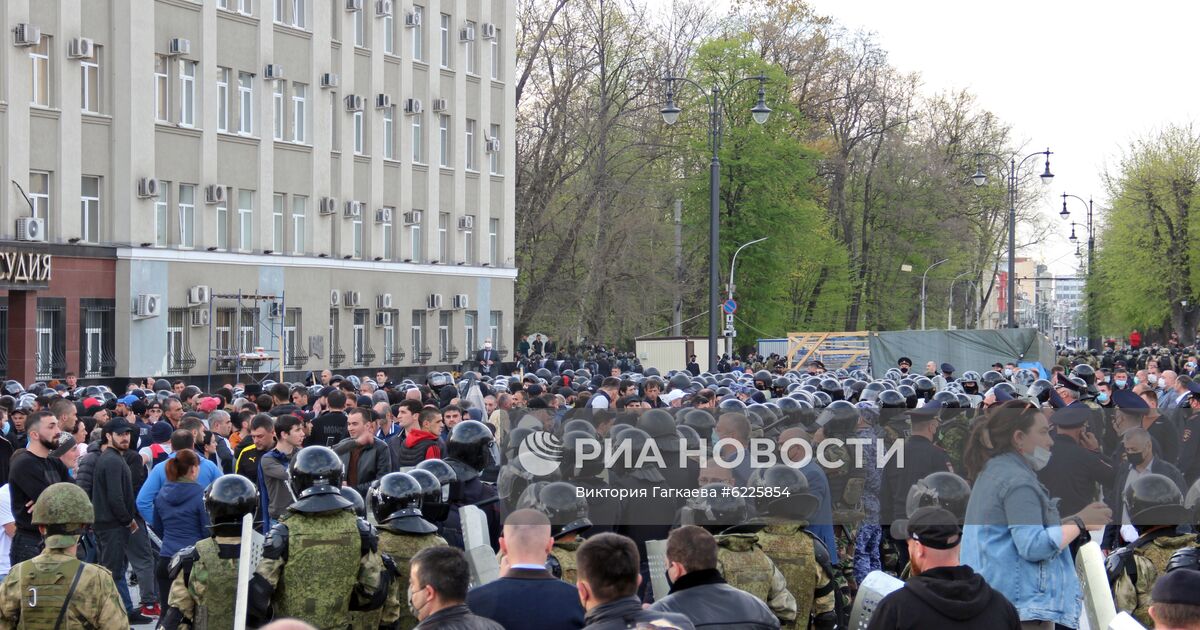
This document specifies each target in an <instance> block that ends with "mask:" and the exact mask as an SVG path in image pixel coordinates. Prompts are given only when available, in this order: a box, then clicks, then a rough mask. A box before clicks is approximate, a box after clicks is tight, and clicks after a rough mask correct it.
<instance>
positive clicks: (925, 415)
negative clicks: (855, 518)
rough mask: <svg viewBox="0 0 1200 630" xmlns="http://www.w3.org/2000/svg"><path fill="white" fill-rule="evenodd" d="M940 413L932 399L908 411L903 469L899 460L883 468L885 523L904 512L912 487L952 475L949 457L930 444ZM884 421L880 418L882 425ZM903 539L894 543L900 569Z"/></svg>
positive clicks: (940, 404)
mask: <svg viewBox="0 0 1200 630" xmlns="http://www.w3.org/2000/svg"><path fill="white" fill-rule="evenodd" d="M888 411H894V410H888ZM941 411H942V403H940V402H936V401H932V400H931V401H929V402H927V403H925V405H924V406H922V407H918V408H917V409H910V410H908V412H907V415H908V419H909V422H910V423H911V425H912V429H911V431H910V434H909V436H908V437H907V438H904V439H903V441H904V460H903V461H904V466H903V467H901V466H900V464H899V462H900V460H899V458H892V459H890V460H888V463H887V466H886V467H885V468H884V469H883V484H884V491H883V492H881V493H880V496H881V497H888V499H886V500H889V501H890V502H891V503H890V505H885V506H881V508H882V509H881V516H882V517H883V518H884V519H885V521H884V522H887V519H890V518H893V517H895V516H903V515H904V514H906V513H907V511H906V508H905V503H906V501H907V499H908V491H909V489H911V488H912V487H913V484H915V483H917V482H918V481H920V480H921V479H924V478H925V477H926V476H927V475H931V474H933V473H935V472H947V471H949V472H954V466H953V465H951V463H950V456H949V455H948V454H946V451H945V450H943V449H942V447H940V446H938V445H936V444H934V443H933V440H934V436H935V435H937V430H938V426H939V425H940V424H941V418H940V417H939V413H940V412H941ZM884 420H885V419H883V418H881V422H882V421H884ZM902 539H903V537H901V538H899V539H897V540H896V542H897V546H898V549H897V551H899V553H900V556H901V558H900V561H901V566H903V563H904V560H905V558H904V557H903V556H904V545H900V544H899V542H900V540H902Z"/></svg>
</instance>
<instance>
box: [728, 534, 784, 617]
mask: <svg viewBox="0 0 1200 630" xmlns="http://www.w3.org/2000/svg"><path fill="white" fill-rule="evenodd" d="M717 569H719V570H720V571H721V575H722V576H724V577H725V581H726V582H728V583H729V585H730V586H732V587H734V588H737V589H740V590H743V591H746V592H747V593H750V594H751V595H753V596H755V597H757V598H759V599H761V600H763V601H764V602H766V603H767V606H769V607H770V608H771V612H773V613H775V616H776V617H778V618H779V621H780V623H782V624H784V625H790V624H793V623H795V621H796V598H795V597H793V596H792V594H791V593H790V592H789V591H788V588H787V578H785V577H784V576H783V573H781V572H780V571H779V568H778V567H776V566H775V563H774V562H772V561H771V559H770V558H769V557H767V554H765V553H763V550H762V549H761V548H760V547H759V545H758V536H756V535H754V534H721V535H719V536H717Z"/></svg>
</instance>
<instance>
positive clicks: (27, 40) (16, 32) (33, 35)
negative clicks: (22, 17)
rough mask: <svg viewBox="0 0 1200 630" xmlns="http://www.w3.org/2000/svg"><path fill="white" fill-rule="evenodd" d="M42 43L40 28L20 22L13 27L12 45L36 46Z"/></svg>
mask: <svg viewBox="0 0 1200 630" xmlns="http://www.w3.org/2000/svg"><path fill="white" fill-rule="evenodd" d="M40 43H42V29H40V28H38V27H36V26H34V25H32V24H29V23H27V22H21V23H19V24H17V25H16V27H14V28H13V45H14V46H37V45H38V44H40Z"/></svg>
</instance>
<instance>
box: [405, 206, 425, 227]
mask: <svg viewBox="0 0 1200 630" xmlns="http://www.w3.org/2000/svg"><path fill="white" fill-rule="evenodd" d="M420 224H421V211H420V210H412V211H410V212H405V213H404V225H420Z"/></svg>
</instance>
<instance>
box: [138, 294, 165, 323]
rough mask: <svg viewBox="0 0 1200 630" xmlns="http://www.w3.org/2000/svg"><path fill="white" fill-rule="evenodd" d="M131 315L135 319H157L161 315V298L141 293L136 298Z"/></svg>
mask: <svg viewBox="0 0 1200 630" xmlns="http://www.w3.org/2000/svg"><path fill="white" fill-rule="evenodd" d="M133 314H134V316H135V317H143V318H144V317H158V316H159V315H161V314H162V296H161V295H157V294H153V293H142V294H140V295H138V296H137V303H136V304H134V307H133Z"/></svg>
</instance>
